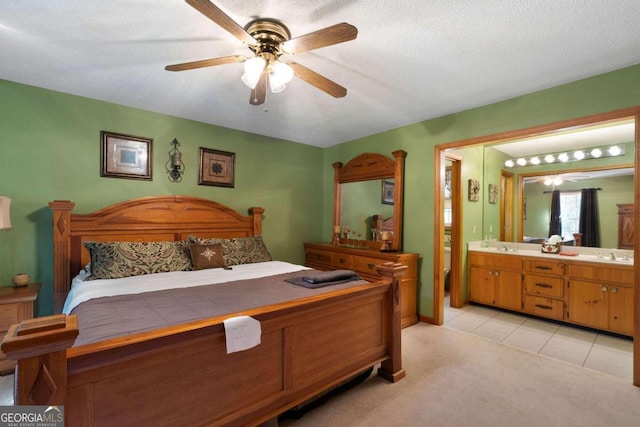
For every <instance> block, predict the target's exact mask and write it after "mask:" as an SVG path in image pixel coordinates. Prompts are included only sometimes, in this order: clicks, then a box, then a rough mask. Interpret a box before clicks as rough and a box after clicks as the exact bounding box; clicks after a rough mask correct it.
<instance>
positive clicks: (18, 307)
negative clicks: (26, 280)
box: [0, 283, 40, 375]
mask: <svg viewBox="0 0 640 427" xmlns="http://www.w3.org/2000/svg"><path fill="white" fill-rule="evenodd" d="M38 292H40V283H34V284H31V285H29V286H25V287H22V288H14V287H11V286H0V337H2V338H4V335H5V334H6V333H7V330H9V326H11V325H12V324H14V323H18V322H21V321H23V320H25V319H33V316H34V305H35V300H36V298H38ZM15 366H16V362H15V361H13V360H7V359H6V358H5V356H4V353H2V352H1V351H0V375H5V374H8V373H13V368H15Z"/></svg>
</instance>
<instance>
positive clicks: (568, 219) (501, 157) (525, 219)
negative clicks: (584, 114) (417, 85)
mask: <svg viewBox="0 0 640 427" xmlns="http://www.w3.org/2000/svg"><path fill="white" fill-rule="evenodd" d="M634 141H635V124H634V120H633V119H632V118H626V119H619V120H614V121H606V122H601V123H593V124H589V125H588V126H582V127H579V128H577V129H576V128H574V129H569V130H563V131H556V132H554V133H551V134H547V135H538V136H536V137H531V138H520V139H518V140H513V141H508V142H501V143H497V144H490V145H487V146H485V147H484V152H485V156H484V159H485V166H484V175H485V176H484V182H485V183H486V186H488V184H490V183H492V182H494V183H497V184H496V185H498V183H500V176H499V175H498V173H499V171H505V170H507V171H509V172H510V173H513V174H514V176H515V177H516V180H517V186H515V189H514V190H515V191H514V193H513V194H504V193H503V194H500V196H501V197H503V198H506V197H513V199H514V201H515V203H513V206H514V212H513V218H512V219H513V221H514V224H515V227H516V230H515V231H516V232H515V233H514V234H513V236H514V239H513V240H514V241H518V242H529V243H538V242H539V241H541V240H542V239H544V238H546V237H548V236H549V233H550V228H549V227H550V219H551V208H552V198H553V196H554V191H555V193H557V194H556V195H557V197H558V199H556V203H558V202H559V203H560V204H561V205H562V206H561V207H562V209H561V211H562V217H561V219H560V225H559V226H558V227H559V228H556V226H554V229H555V230H559V231H554V232H553V233H552V234H556V233H558V234H561V235H562V237H563V239H564V241H565V244H567V245H586V246H596V247H603V248H626V249H628V247H626V246H625V244H624V243H622V241H624V240H625V238H624V236H623V234H624V230H618V222H619V211H620V209H621V207H620V206H628V205H630V204H633V200H634V159H635V143H634ZM565 156H566V157H565ZM559 157H560V159H558V158H559ZM545 158H546V160H545ZM487 163H488V164H487ZM588 189H594V190H593V191H591V192H590V194H594V195H593V196H590V195H588V194H589V193H586V192H585V191H586V190H588ZM583 190H585V191H583ZM583 195H584V196H583ZM586 197H594V198H595V203H594V204H592V205H591V208H592V209H593V213H594V215H596V218H597V219H598V221H597V223H598V224H600V232H599V233H598V234H599V237H598V239H593V238H590V239H587V241H586V242H584V241H582V237H581V235H580V233H579V232H580V218H579V216H580V208H581V202H582V200H583V199H585V198H586ZM484 203H485V205H484V214H485V217H486V218H485V222H484V224H485V226H488V227H491V224H494V226H493V227H492V228H495V229H496V230H500V229H502V228H504V227H505V224H504V222H503V221H504V216H501V217H500V220H498V215H496V213H495V212H496V209H497V207H496V204H495V200H494V205H493V206H492V204H491V203H489V198H487V200H485V202H484ZM583 227H584V224H583ZM629 231H631V232H632V231H633V230H627V232H629ZM485 233H488V230H487V231H485ZM627 240H628V239H627Z"/></svg>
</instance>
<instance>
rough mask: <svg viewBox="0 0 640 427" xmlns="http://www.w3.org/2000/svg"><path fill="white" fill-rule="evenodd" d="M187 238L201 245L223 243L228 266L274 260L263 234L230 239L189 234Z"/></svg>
mask: <svg viewBox="0 0 640 427" xmlns="http://www.w3.org/2000/svg"><path fill="white" fill-rule="evenodd" d="M187 240H188V241H189V242H192V243H197V244H201V245H214V244H218V243H220V244H222V249H223V252H224V260H225V264H226V265H228V266H230V265H240V264H253V263H256V262H266V261H272V260H273V258H272V257H271V254H270V253H269V250H268V249H267V245H265V244H264V241H263V240H262V236H249V237H233V238H230V239H221V238H217V237H213V238H208V239H205V238H201V237H194V236H189V237H188V239H187Z"/></svg>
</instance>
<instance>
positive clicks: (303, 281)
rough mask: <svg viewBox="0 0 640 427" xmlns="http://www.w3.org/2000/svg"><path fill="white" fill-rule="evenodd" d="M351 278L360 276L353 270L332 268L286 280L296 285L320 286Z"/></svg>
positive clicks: (354, 278)
mask: <svg viewBox="0 0 640 427" xmlns="http://www.w3.org/2000/svg"><path fill="white" fill-rule="evenodd" d="M352 280H361V279H360V276H358V275H357V274H356V273H355V272H354V271H353V270H333V271H324V272H322V273H314V274H312V275H307V276H301V277H296V278H293V279H287V280H286V282H289V283H292V284H294V285H298V286H304V287H305V288H321V287H323V286H330V285H338V284H341V283H347V282H351V281H352Z"/></svg>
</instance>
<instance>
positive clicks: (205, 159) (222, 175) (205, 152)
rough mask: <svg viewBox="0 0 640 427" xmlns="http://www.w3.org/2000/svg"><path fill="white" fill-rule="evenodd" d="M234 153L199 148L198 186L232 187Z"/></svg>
mask: <svg viewBox="0 0 640 427" xmlns="http://www.w3.org/2000/svg"><path fill="white" fill-rule="evenodd" d="M235 157H236V155H235V153H229V152H228V151H220V150H212V149H210V148H204V147H200V174H199V175H198V184H199V185H213V186H216V187H231V188H233V186H234V163H235Z"/></svg>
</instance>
